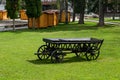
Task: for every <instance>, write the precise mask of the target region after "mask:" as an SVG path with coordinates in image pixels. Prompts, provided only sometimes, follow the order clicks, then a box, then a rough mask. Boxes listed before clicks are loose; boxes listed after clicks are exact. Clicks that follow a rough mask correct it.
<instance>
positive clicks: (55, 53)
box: [35, 38, 104, 62]
mask: <svg viewBox="0 0 120 80" xmlns="http://www.w3.org/2000/svg"><path fill="white" fill-rule="evenodd" d="M43 41H44V42H45V44H44V45H42V46H40V47H39V48H38V50H37V53H35V54H36V55H37V56H38V58H39V59H40V60H44V59H45V60H46V59H48V58H51V61H52V62H61V61H62V60H63V59H64V56H65V54H66V51H69V53H75V55H76V56H79V57H82V56H85V57H86V59H87V60H96V59H97V58H98V56H99V54H100V47H101V45H102V43H103V41H104V40H103V39H97V38H54V39H53V38H43Z"/></svg>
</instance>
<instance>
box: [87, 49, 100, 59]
mask: <svg viewBox="0 0 120 80" xmlns="http://www.w3.org/2000/svg"><path fill="white" fill-rule="evenodd" d="M99 53H100V51H99V50H92V51H89V52H86V54H85V56H86V58H87V60H88V61H90V60H96V59H97V58H98V57H99Z"/></svg>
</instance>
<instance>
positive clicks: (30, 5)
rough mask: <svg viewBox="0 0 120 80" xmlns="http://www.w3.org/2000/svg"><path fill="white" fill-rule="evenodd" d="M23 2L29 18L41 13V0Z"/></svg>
mask: <svg viewBox="0 0 120 80" xmlns="http://www.w3.org/2000/svg"><path fill="white" fill-rule="evenodd" d="M25 3H26V10H27V11H26V14H27V16H28V17H29V18H34V17H35V18H37V17H39V16H40V15H41V0H25Z"/></svg>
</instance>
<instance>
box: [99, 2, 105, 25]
mask: <svg viewBox="0 0 120 80" xmlns="http://www.w3.org/2000/svg"><path fill="white" fill-rule="evenodd" d="M103 6H104V5H103V0H99V23H98V25H99V26H104V10H103V9H104V8H103Z"/></svg>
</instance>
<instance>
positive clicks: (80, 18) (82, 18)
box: [78, 12, 84, 24]
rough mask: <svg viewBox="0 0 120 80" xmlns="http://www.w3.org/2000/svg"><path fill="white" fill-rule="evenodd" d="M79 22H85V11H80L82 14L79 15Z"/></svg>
mask: <svg viewBox="0 0 120 80" xmlns="http://www.w3.org/2000/svg"><path fill="white" fill-rule="evenodd" d="M78 23H79V24H84V12H83V13H80V16H79V22H78Z"/></svg>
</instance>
